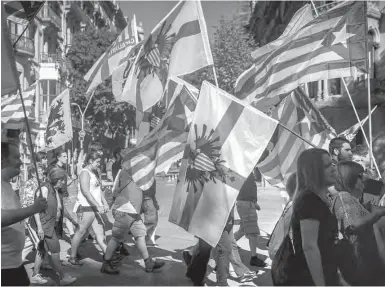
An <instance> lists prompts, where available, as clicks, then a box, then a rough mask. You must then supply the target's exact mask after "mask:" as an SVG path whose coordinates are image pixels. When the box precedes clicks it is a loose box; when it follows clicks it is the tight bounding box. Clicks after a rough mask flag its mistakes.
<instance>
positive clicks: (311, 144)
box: [278, 122, 318, 148]
mask: <svg viewBox="0 0 385 287" xmlns="http://www.w3.org/2000/svg"><path fill="white" fill-rule="evenodd" d="M278 125H279V126H281V127H283V128H284V129H285V130H287V131H288V132H291V133H292V134H293V135H295V136H296V137H298V138H300V139H301V140H303V141H304V142H305V143H307V144H308V145H310V146H312V147H314V148H318V147H317V146H315V145H314V144H313V143H311V142H310V141H308V140H307V139H305V138H304V137H302V136H300V135H299V134H297V133H296V132H294V131H292V130H291V129H289V128H288V127H286V126H285V125H283V124H281V123H280V122H278Z"/></svg>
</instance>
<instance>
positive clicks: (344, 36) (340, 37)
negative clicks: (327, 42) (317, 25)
mask: <svg viewBox="0 0 385 287" xmlns="http://www.w3.org/2000/svg"><path fill="white" fill-rule="evenodd" d="M333 34H334V36H335V37H336V38H335V39H334V41H333V43H332V44H331V46H333V45H336V44H338V43H341V44H342V45H343V46H344V47H345V48H348V46H347V40H348V39H349V38H351V37H353V36H354V35H356V34H351V33H348V31H347V29H346V22H345V24H344V26H343V27H342V29H341V30H340V31H337V32H333Z"/></svg>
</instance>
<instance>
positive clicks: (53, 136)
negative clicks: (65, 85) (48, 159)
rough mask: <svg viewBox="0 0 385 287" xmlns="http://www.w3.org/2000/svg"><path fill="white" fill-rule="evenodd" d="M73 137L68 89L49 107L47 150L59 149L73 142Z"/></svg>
mask: <svg viewBox="0 0 385 287" xmlns="http://www.w3.org/2000/svg"><path fill="white" fill-rule="evenodd" d="M72 137H73V131H72V120H71V105H70V92H69V90H68V89H67V90H65V91H64V92H62V93H61V94H60V95H58V96H57V97H56V98H55V99H54V100H53V101H52V104H51V105H50V107H49V111H48V122H47V129H46V133H45V150H46V151H49V150H52V149H55V148H58V147H60V146H62V145H63V144H65V143H67V142H69V141H70V140H72Z"/></svg>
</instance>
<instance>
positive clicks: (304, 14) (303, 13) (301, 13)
mask: <svg viewBox="0 0 385 287" xmlns="http://www.w3.org/2000/svg"><path fill="white" fill-rule="evenodd" d="M313 19H314V17H313V11H312V8H311V5H310V4H306V5H304V6H303V7H302V8H301V9H299V10H298V11H297V12H296V13H295V14H294V16H293V18H291V20H290V22H289V24H287V27H286V29H285V31H283V33H282V35H281V36H280V37H279V38H278V39H277V40H275V41H273V42H270V43H268V44H266V45H264V46H262V47H260V48H258V49H257V50H255V51H254V52H252V53H251V57H252V58H253V59H254V60H255V61H256V62H259V61H260V60H261V59H263V57H262V56H264V55H266V54H268V53H270V52H272V51H275V50H277V49H278V48H279V47H280V46H281V45H282V44H283V43H284V41H285V40H287V37H289V36H290V35H293V34H294V33H296V32H298V30H300V29H301V28H302V27H303V26H305V25H306V24H307V23H309V22H310V21H311V20H313Z"/></svg>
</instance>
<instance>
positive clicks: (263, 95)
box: [235, 1, 368, 105]
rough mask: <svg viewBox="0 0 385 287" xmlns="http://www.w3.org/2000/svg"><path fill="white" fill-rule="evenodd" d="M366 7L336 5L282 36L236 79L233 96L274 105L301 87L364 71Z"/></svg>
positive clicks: (365, 67) (356, 3) (359, 3)
mask: <svg viewBox="0 0 385 287" xmlns="http://www.w3.org/2000/svg"><path fill="white" fill-rule="evenodd" d="M366 6H367V3H366V2H365V1H357V2H348V3H343V4H340V5H338V6H336V7H334V8H332V9H331V10H329V11H328V12H326V13H325V14H322V15H320V16H319V17H317V18H316V19H314V20H312V21H310V22H309V23H308V24H306V25H304V26H303V27H302V28H301V29H300V30H298V31H297V32H296V33H294V34H291V35H289V36H287V37H285V39H284V41H282V43H281V45H280V46H279V47H275V50H273V51H272V52H270V53H267V54H265V55H264V56H263V57H261V58H260V59H259V60H258V61H257V62H255V63H254V64H253V66H252V67H251V68H250V69H248V70H246V71H245V72H244V73H242V75H240V76H239V78H238V79H237V81H236V83H235V96H236V97H238V98H240V99H243V100H247V101H248V102H249V103H253V105H255V104H256V103H257V102H258V101H260V100H264V101H266V100H270V104H276V103H278V102H279V101H280V100H281V99H282V98H281V97H279V95H281V94H284V93H288V92H290V91H292V90H293V89H295V88H296V87H297V86H299V85H300V84H303V83H306V82H312V81H318V80H322V79H333V78H341V77H350V76H353V77H355V76H357V75H359V74H361V73H367V55H368V52H367V45H366V42H367V12H366V11H367V9H366Z"/></svg>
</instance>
